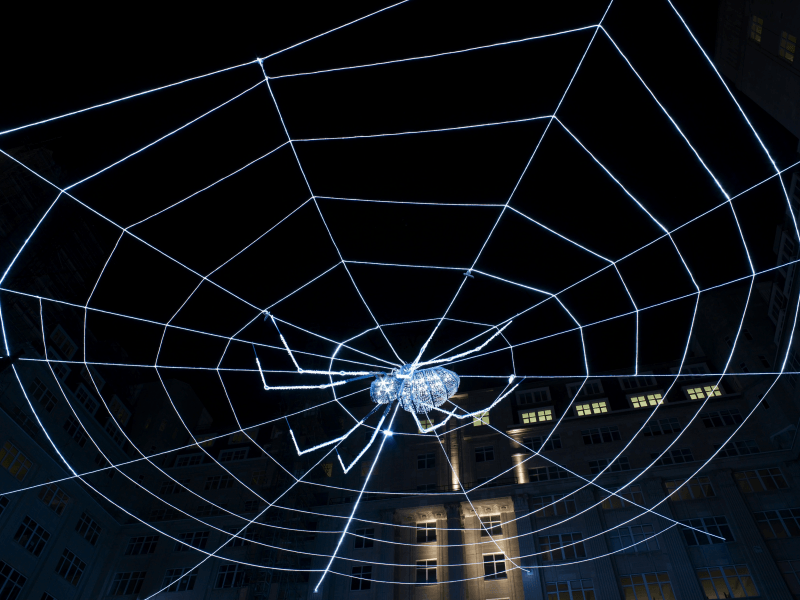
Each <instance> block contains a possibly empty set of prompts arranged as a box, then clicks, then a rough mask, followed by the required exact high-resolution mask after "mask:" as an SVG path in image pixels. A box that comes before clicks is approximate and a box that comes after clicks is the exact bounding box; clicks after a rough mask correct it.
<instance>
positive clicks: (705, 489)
mask: <svg viewBox="0 0 800 600" xmlns="http://www.w3.org/2000/svg"><path fill="white" fill-rule="evenodd" d="M684 484H685V485H684ZM664 485H665V486H666V488H667V494H668V495H669V499H670V500H671V501H672V502H677V501H678V500H696V499H699V498H709V497H713V496H715V495H716V494H715V493H714V488H713V487H711V480H710V479H709V478H708V477H694V478H692V479H689V480H686V479H673V480H671V481H665V482H664Z"/></svg>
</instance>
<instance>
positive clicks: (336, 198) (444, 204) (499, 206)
mask: <svg viewBox="0 0 800 600" xmlns="http://www.w3.org/2000/svg"><path fill="white" fill-rule="evenodd" d="M798 164H800V163H798ZM314 197H315V198H316V199H317V200H342V201H344V202H370V203H373V204H410V205H412V206H454V207H455V206H458V207H469V208H503V205H502V204H469V203H457V202H422V201H420V202H412V201H410V200H365V199H362V198H342V197H340V196H314ZM347 262H353V261H352V260H351V261H347Z"/></svg>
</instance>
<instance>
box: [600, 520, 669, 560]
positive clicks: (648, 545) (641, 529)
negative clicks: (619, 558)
mask: <svg viewBox="0 0 800 600" xmlns="http://www.w3.org/2000/svg"><path fill="white" fill-rule="evenodd" d="M654 535H655V534H654V532H653V526H652V525H649V524H643V525H628V526H625V527H619V528H618V529H614V530H613V531H611V532H610V533H609V534H608V537H609V540H610V541H611V550H612V551H615V550H618V551H620V552H622V553H623V554H635V553H637V552H647V551H649V550H658V541H657V540H656V538H655V537H653V536H654Z"/></svg>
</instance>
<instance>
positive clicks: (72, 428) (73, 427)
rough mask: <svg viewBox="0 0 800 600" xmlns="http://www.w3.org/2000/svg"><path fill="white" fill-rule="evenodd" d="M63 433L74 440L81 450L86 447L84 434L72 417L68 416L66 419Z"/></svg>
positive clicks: (76, 420)
mask: <svg viewBox="0 0 800 600" xmlns="http://www.w3.org/2000/svg"><path fill="white" fill-rule="evenodd" d="M64 431H66V432H67V434H69V436H70V437H71V438H72V439H73V440H75V441H76V442H77V444H78V446H80V447H81V448H83V447H84V446H85V445H86V440H87V439H88V438H87V437H86V432H85V431H84V430H83V427H82V426H81V424H80V423H79V422H78V419H76V418H75V417H74V416H72V415H70V416H68V417H67V420H66V421H64Z"/></svg>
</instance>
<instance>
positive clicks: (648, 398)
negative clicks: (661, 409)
mask: <svg viewBox="0 0 800 600" xmlns="http://www.w3.org/2000/svg"><path fill="white" fill-rule="evenodd" d="M625 398H626V399H627V400H628V404H629V405H630V407H631V409H633V410H641V409H643V408H652V407H654V406H659V405H661V404H664V390H650V391H648V392H644V393H638V394H625Z"/></svg>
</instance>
